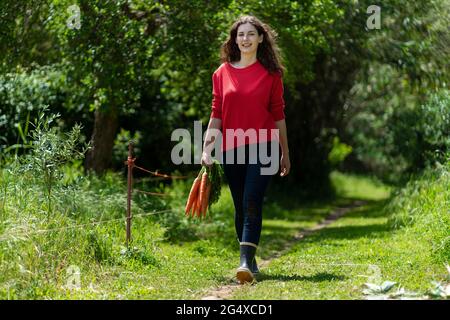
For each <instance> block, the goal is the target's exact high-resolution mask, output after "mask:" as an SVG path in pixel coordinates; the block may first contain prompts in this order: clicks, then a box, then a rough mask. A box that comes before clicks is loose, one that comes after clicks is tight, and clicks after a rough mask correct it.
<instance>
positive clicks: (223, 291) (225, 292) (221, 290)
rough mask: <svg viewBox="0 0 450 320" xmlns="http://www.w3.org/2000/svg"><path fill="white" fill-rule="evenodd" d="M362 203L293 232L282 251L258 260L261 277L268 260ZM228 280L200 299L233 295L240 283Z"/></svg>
mask: <svg viewBox="0 0 450 320" xmlns="http://www.w3.org/2000/svg"><path fill="white" fill-rule="evenodd" d="M363 204H364V202H361V201H356V202H354V203H352V204H351V205H350V206H347V207H342V208H338V209H336V210H335V211H334V212H332V213H331V214H330V215H329V216H328V217H326V218H325V219H324V220H323V221H322V222H320V223H318V224H317V225H315V226H314V227H312V228H309V229H306V230H302V231H299V232H298V233H297V234H295V235H294V236H293V237H292V240H291V241H289V242H287V243H286V244H285V247H284V249H283V250H282V251H279V252H277V253H275V255H274V256H272V257H270V258H269V259H265V260H261V261H259V263H258V264H259V269H260V270H261V272H262V274H263V275H262V279H265V278H266V276H265V275H264V270H265V269H266V267H267V266H268V265H269V264H270V262H271V261H272V260H275V259H277V258H280V257H282V256H283V255H284V254H286V253H287V252H288V251H289V250H290V248H291V247H292V246H293V245H295V244H296V243H297V242H298V241H300V240H302V239H304V238H305V237H306V236H309V235H311V234H312V233H314V232H317V231H319V230H321V229H323V228H325V227H326V226H327V225H329V224H330V223H332V222H334V221H336V220H337V219H339V218H341V217H342V216H343V215H344V214H346V213H347V212H348V211H350V210H352V209H353V208H354V207H358V206H361V205H363ZM260 279H261V276H257V280H260ZM230 282H233V283H232V284H228V285H223V286H220V287H218V288H215V289H213V290H211V291H210V292H208V294H207V295H206V296H204V297H202V300H225V299H229V298H231V297H232V295H233V292H234V291H235V290H238V289H239V288H240V287H241V285H240V284H238V283H236V281H235V279H234V278H232V279H230Z"/></svg>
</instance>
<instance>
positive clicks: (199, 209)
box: [197, 171, 208, 217]
mask: <svg viewBox="0 0 450 320" xmlns="http://www.w3.org/2000/svg"><path fill="white" fill-rule="evenodd" d="M207 182H208V173H207V172H206V171H205V172H203V174H202V181H201V183H200V193H199V195H200V197H199V199H198V203H197V217H201V216H202V213H203V202H204V199H205V192H206V184H207Z"/></svg>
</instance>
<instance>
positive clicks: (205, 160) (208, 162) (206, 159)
mask: <svg viewBox="0 0 450 320" xmlns="http://www.w3.org/2000/svg"><path fill="white" fill-rule="evenodd" d="M212 165H213V162H212V159H211V156H210V155H209V154H208V153H207V152H203V153H202V166H207V167H211V166H212Z"/></svg>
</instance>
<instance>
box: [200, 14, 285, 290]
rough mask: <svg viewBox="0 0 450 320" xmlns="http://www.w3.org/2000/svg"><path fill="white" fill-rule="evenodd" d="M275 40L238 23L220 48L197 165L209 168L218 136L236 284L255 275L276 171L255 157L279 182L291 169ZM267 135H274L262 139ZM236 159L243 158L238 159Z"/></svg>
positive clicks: (256, 24) (246, 21) (251, 22)
mask: <svg viewBox="0 0 450 320" xmlns="http://www.w3.org/2000/svg"><path fill="white" fill-rule="evenodd" d="M275 35H276V34H275V32H274V31H273V30H271V28H270V27H269V26H268V25H266V24H264V23H262V22H261V21H260V20H259V19H257V18H256V17H254V16H242V17H240V18H239V19H238V20H237V21H236V22H235V23H234V24H233V25H232V27H231V29H230V34H229V37H228V39H227V40H226V41H225V43H224V44H223V45H222V48H221V62H222V64H221V65H220V67H219V68H218V69H217V70H216V71H215V72H214V73H213V76H212V81H213V99H212V112H211V117H210V121H209V124H208V130H207V132H206V138H205V142H204V146H203V153H202V164H204V165H211V163H212V161H211V153H210V150H211V147H212V144H213V142H214V140H215V136H214V135H213V134H212V132H213V131H214V130H211V129H216V130H221V132H222V136H223V139H222V148H221V151H222V158H223V169H224V173H225V177H226V180H227V181H228V185H229V188H230V191H231V195H232V197H233V202H234V207H235V215H234V219H235V228H236V234H237V238H238V240H239V243H240V265H239V267H238V268H237V272H236V277H237V279H238V281H239V282H240V283H245V282H252V281H253V280H254V276H255V274H257V273H258V272H259V270H258V266H257V264H256V260H255V253H256V249H257V248H258V245H259V240H260V235H261V227H262V204H263V198H264V193H265V191H266V188H267V185H268V183H269V181H270V177H271V175H273V174H276V172H277V170H278V167H277V168H276V170H275V171H274V172H273V173H269V174H267V171H266V173H264V170H263V169H264V168H265V169H267V165H266V163H264V161H262V159H261V157H260V156H261V150H267V151H268V152H267V156H269V157H272V160H273V156H276V157H277V159H276V163H277V165H278V161H280V162H279V164H280V175H281V176H282V177H284V176H286V175H287V174H288V173H289V170H290V166H291V165H290V160H289V148H288V141H287V133H286V123H285V120H284V119H285V114H284V98H283V82H282V75H283V69H284V68H283V66H282V64H281V59H280V54H279V49H278V47H277V45H276V43H275ZM271 131H274V132H277V134H276V135H272V134H269V135H267V134H263V133H264V132H266V133H267V132H271ZM255 133H256V134H255ZM246 138H248V139H246ZM274 142H275V144H274ZM274 146H275V148H274ZM280 146H281V159H279V158H278V157H279V148H280ZM255 151H257V153H256V152H255ZM240 152H242V153H240ZM239 154H241V155H242V154H243V155H244V157H241V158H239ZM256 154H258V155H259V156H256ZM255 156H256V157H255ZM239 160H240V161H239ZM242 160H243V161H242ZM242 162H243V163H242ZM269 172H270V170H269Z"/></svg>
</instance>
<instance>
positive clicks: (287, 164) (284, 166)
mask: <svg viewBox="0 0 450 320" xmlns="http://www.w3.org/2000/svg"><path fill="white" fill-rule="evenodd" d="M280 169H281V173H280V176H281V177H285V176H287V175H288V174H289V171H290V170H291V160H289V154H283V155H281V163H280Z"/></svg>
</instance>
